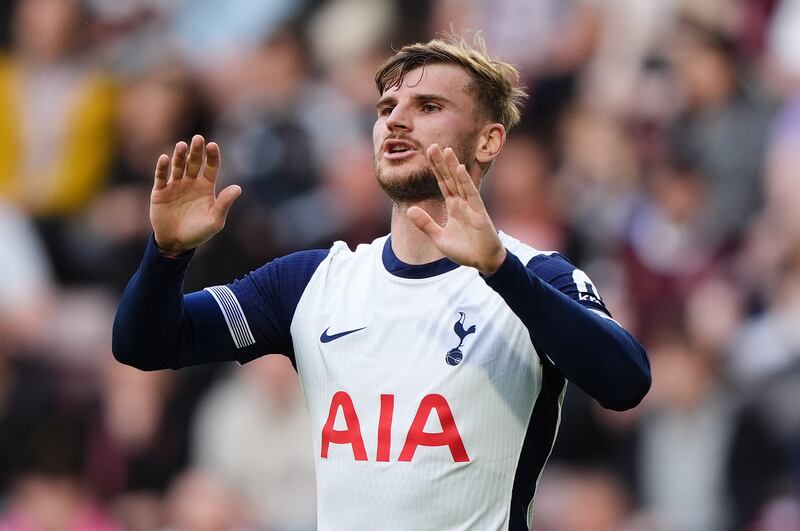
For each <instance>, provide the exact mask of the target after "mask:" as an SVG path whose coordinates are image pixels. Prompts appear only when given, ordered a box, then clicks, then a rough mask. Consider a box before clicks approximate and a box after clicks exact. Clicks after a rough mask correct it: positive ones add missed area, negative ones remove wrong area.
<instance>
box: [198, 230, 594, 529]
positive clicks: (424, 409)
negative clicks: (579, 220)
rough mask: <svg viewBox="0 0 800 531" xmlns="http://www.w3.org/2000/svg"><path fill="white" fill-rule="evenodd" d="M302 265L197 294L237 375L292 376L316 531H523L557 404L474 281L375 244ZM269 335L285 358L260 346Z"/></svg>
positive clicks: (579, 286) (546, 258)
mask: <svg viewBox="0 0 800 531" xmlns="http://www.w3.org/2000/svg"><path fill="white" fill-rule="evenodd" d="M500 237H501V240H502V242H503V244H504V245H505V247H506V248H507V249H508V251H509V252H510V253H512V254H513V255H515V256H516V257H517V258H519V260H520V261H521V262H522V263H523V264H527V267H528V269H529V270H532V271H534V272H537V271H538V273H537V274H538V275H539V276H540V277H541V278H542V279H543V280H545V281H546V282H551V280H552V282H551V284H552V285H554V286H555V287H557V288H558V289H560V290H561V291H562V292H564V293H566V294H567V295H568V296H570V297H571V298H573V299H574V300H576V301H578V302H579V303H581V304H583V305H585V306H590V307H592V309H595V310H601V311H604V308H603V306H602V301H601V300H600V299H599V296H597V294H596V290H595V289H594V286H592V284H591V282H590V281H589V279H588V277H586V275H585V274H583V273H582V272H581V271H580V270H576V269H575V268H574V266H572V265H571V264H569V262H567V261H566V260H565V259H564V258H563V257H561V256H560V255H558V254H555V253H542V252H540V251H537V250H535V249H533V248H531V247H529V246H527V245H524V244H522V243H520V242H519V241H517V240H515V239H513V238H511V237H509V236H507V235H505V234H503V233H500ZM317 253H318V254H317V255H315V256H316V258H315V257H314V256H311V257H307V258H302V260H301V261H296V262H295V265H294V266H291V265H290V264H291V263H292V262H284V263H282V265H280V264H278V265H277V266H276V265H274V264H275V263H273V265H272V266H269V265H268V266H265V267H266V268H267V269H264V271H256V272H255V273H253V274H251V275H249V276H248V277H245V279H242V280H240V281H237V282H235V283H233V284H230V285H229V286H216V287H213V288H207V292H208V293H210V294H211V295H212V296H213V297H214V299H215V300H216V302H217V304H218V305H219V308H220V309H221V310H222V313H223V314H224V315H225V320H226V323H227V326H228V330H229V332H230V335H231V338H232V339H233V340H234V342H235V343H236V344H237V346H238V347H239V348H241V349H242V356H241V358H240V361H241V362H246V361H248V360H249V359H252V358H254V357H257V356H258V355H262V354H264V353H265V352H264V349H270V350H267V352H276V351H280V352H285V353H286V354H287V355H289V356H290V357H291V358H292V360H293V363H294V364H295V366H296V368H297V371H298V373H299V375H300V381H301V384H302V387H303V392H304V394H305V398H306V402H307V406H308V410H309V413H310V419H311V431H312V436H313V446H314V459H315V461H316V475H317V497H318V500H317V506H318V510H317V518H318V526H319V529H322V530H353V529H382V530H401V529H402V530H407V529H414V530H432V531H433V530H435V531H442V530H462V529H463V530H466V529H479V530H493V529H509V528H510V529H527V528H528V526H529V525H530V521H531V519H532V505H533V504H532V501H533V495H534V491H535V489H536V483H537V481H538V479H539V476H540V474H541V471H542V468H543V466H544V464H545V461H546V460H547V457H548V456H549V454H550V451H551V449H552V446H553V443H554V441H555V435H556V431H557V430H558V424H559V419H560V409H561V401H562V399H563V394H564V391H565V389H566V381H565V379H564V377H563V376H562V375H561V373H560V372H559V371H558V370H557V369H555V368H554V367H553V365H552V364H551V363H548V362H547V359H546V358H545V359H544V360H543V359H542V358H540V354H539V353H537V350H536V348H535V345H534V342H533V340H532V339H531V330H529V329H528V328H527V327H526V326H525V325H524V324H523V323H522V321H521V320H520V318H519V317H518V316H517V315H516V314H515V313H514V312H513V311H512V310H511V309H510V308H509V306H508V305H507V304H506V302H505V300H504V299H503V298H502V297H501V296H500V295H499V294H498V293H497V292H496V291H495V290H493V289H492V288H491V287H490V286H489V285H488V284H487V282H486V281H485V280H484V279H483V278H481V276H480V275H479V273H478V271H477V270H476V269H474V268H471V267H464V266H458V264H455V263H454V262H451V261H449V260H448V259H441V260H439V261H437V262H434V263H432V264H425V265H421V266H412V265H407V264H403V263H402V262H400V261H399V260H398V259H397V258H396V257H395V255H394V253H393V252H392V250H391V241H390V239H389V237H388V236H387V237H383V238H379V239H377V240H375V241H374V242H372V243H371V244H364V245H359V246H358V247H357V248H356V249H355V251H351V250H350V249H349V248H348V247H347V246H346V244H344V243H342V242H337V243H336V244H334V245H333V247H332V248H331V249H330V250H329V251H324V252H322V251H318V252H317ZM259 277H261V278H259ZM297 278H300V280H297ZM275 286H280V287H279V288H276V287H275ZM287 286H288V287H287ZM566 286H569V287H568V288H566ZM273 291H274V293H273ZM287 301H288V302H287ZM277 314H281V315H282V316H283V317H279V318H276V317H275V315H277ZM282 327H288V331H282V330H281V328H282ZM281 334H283V335H284V336H285V339H284V341H285V342H286V343H285V345H284V346H281V343H280V342H275V341H272V342H271V343H269V345H265V344H262V343H264V342H265V341H267V340H264V341H261V340H260V339H259V338H261V337H265V338H266V337H269V338H274V337H277V336H280V335H281Z"/></svg>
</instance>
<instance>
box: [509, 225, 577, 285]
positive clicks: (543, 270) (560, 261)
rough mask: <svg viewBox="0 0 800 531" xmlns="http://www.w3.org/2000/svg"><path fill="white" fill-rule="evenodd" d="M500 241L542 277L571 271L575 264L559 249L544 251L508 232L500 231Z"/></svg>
mask: <svg viewBox="0 0 800 531" xmlns="http://www.w3.org/2000/svg"><path fill="white" fill-rule="evenodd" d="M498 235H499V236H500V241H501V242H503V245H504V246H505V248H506V249H508V251H509V252H511V254H513V255H514V256H516V257H517V258H519V261H520V262H522V263H523V264H525V267H527V268H528V269H530V270H532V271H534V272H535V273H537V275H539V276H540V277H542V278H543V279H544V280H547V279H545V278H544V277H545V276H548V275H558V274H561V273H564V272H568V271H569V272H571V271H572V270H574V269H575V266H574V265H573V264H572V263H571V262H570V261H569V260H567V259H566V258H564V256H562V255H561V254H559V253H558V251H542V250H540V249H536V248H535V247H531V246H530V245H527V244H525V243H523V242H521V241H519V240H518V239H516V238H514V237H512V236H509V235H508V234H506V233H504V232H502V231H499V232H498Z"/></svg>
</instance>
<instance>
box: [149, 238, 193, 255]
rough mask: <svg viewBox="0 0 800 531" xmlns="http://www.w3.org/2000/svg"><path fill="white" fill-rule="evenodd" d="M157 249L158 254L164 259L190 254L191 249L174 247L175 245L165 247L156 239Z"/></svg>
mask: <svg viewBox="0 0 800 531" xmlns="http://www.w3.org/2000/svg"><path fill="white" fill-rule="evenodd" d="M154 241H155V244H156V248H157V249H158V254H159V255H161V256H163V257H164V258H178V257H180V256H182V255H184V254H186V253H188V252H190V251H191V249H184V248H182V247H178V246H174V245H164V244H161V243H159V241H158V239H155V238H154Z"/></svg>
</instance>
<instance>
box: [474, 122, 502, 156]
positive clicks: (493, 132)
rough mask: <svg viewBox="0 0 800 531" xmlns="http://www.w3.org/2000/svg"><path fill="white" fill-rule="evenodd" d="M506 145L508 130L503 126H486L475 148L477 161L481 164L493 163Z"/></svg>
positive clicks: (495, 124)
mask: <svg viewBox="0 0 800 531" xmlns="http://www.w3.org/2000/svg"><path fill="white" fill-rule="evenodd" d="M505 143H506V128H505V127H503V124H498V123H493V124H486V125H485V126H483V129H481V132H480V133H479V134H478V143H477V145H476V146H475V160H477V161H478V163H480V164H486V163H490V162H492V161H493V160H494V159H495V158H496V157H497V155H499V154H500V150H501V149H503V145H504V144H505Z"/></svg>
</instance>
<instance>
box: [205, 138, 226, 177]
mask: <svg viewBox="0 0 800 531" xmlns="http://www.w3.org/2000/svg"><path fill="white" fill-rule="evenodd" d="M221 164H222V154H221V153H220V150H219V146H218V145H217V143H216V142H209V143H208V145H207V146H206V167H205V169H204V170H203V177H205V178H206V179H208V180H209V181H211V182H212V183H213V182H216V180H217V174H219V167H220V165H221Z"/></svg>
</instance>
